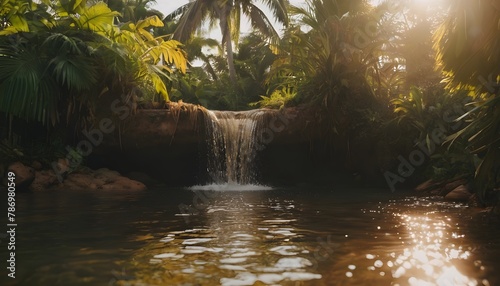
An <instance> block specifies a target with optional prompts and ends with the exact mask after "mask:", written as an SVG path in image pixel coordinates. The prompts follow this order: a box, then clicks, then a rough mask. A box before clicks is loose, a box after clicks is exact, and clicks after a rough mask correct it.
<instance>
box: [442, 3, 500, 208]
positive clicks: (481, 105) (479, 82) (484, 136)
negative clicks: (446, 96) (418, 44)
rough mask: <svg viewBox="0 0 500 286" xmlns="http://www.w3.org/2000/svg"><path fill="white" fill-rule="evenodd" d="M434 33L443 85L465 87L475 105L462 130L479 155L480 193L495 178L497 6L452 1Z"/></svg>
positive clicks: (499, 106)
mask: <svg viewBox="0 0 500 286" xmlns="http://www.w3.org/2000/svg"><path fill="white" fill-rule="evenodd" d="M450 9H451V13H450V17H449V18H448V19H447V21H446V22H445V23H443V25H442V26H441V27H440V29H439V30H438V32H437V33H436V35H435V41H436V49H437V52H438V60H439V63H440V64H441V66H442V68H443V71H444V74H445V76H446V80H447V82H448V88H450V89H451V90H456V89H460V88H463V89H466V90H470V91H471V94H472V97H473V98H474V103H473V106H474V108H473V109H472V110H470V111H469V112H468V113H467V114H466V115H465V116H464V117H469V118H470V124H469V125H468V126H467V127H465V128H464V129H462V130H461V131H459V132H457V133H456V134H455V136H454V137H453V138H452V139H454V138H457V137H459V136H464V137H465V138H467V139H468V147H469V149H470V151H471V152H472V153H474V154H477V155H478V156H479V157H480V158H481V162H480V164H479V165H478V167H477V169H476V173H475V177H476V187H477V189H478V193H479V194H480V197H481V199H484V197H485V196H486V192H487V191H488V190H490V189H491V188H493V187H495V186H498V185H499V184H500V165H499V164H498V162H500V88H499V87H500V41H499V37H498V35H499V33H500V26H499V25H498V23H500V22H499V21H500V6H499V5H498V2H496V1H490V2H484V1H479V0H475V1H464V0H460V1H456V2H453V5H451V7H450Z"/></svg>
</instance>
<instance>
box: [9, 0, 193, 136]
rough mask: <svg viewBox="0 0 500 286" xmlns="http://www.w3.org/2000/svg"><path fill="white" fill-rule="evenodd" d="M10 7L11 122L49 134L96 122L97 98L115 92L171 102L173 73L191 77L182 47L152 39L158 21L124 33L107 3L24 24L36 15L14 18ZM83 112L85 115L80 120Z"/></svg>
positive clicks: (57, 4)
mask: <svg viewBox="0 0 500 286" xmlns="http://www.w3.org/2000/svg"><path fill="white" fill-rule="evenodd" d="M11 1H14V0H11ZM17 1H20V2H24V1H21V0H17ZM7 4H10V3H7ZM7 4H6V5H4V6H0V10H1V11H7V13H6V14H7V15H9V16H10V18H9V17H6V22H7V24H6V25H5V28H4V29H0V111H3V112H5V113H7V114H9V115H13V116H16V117H19V118H22V119H26V120H33V121H39V122H41V123H43V124H45V125H48V126H51V125H56V123H58V122H60V121H61V119H62V118H64V116H63V115H67V116H68V117H67V118H66V119H67V120H68V118H69V116H70V115H72V114H73V113H75V114H77V115H78V114H81V113H83V112H81V111H82V110H85V111H88V114H89V115H90V116H88V119H92V118H91V117H92V116H91V113H92V111H93V108H92V107H93V106H92V103H93V101H94V100H95V99H96V98H98V97H99V96H98V95H102V94H103V93H105V92H108V91H109V90H111V91H112V92H113V94H114V95H116V96H121V95H124V96H127V97H132V96H130V95H131V94H130V93H131V92H133V91H135V90H138V89H142V88H149V90H153V89H154V92H157V93H159V94H162V95H163V96H164V98H165V99H167V100H168V94H167V88H166V86H165V83H164V79H165V77H167V78H168V74H170V73H172V72H173V71H174V70H173V67H169V65H172V66H175V67H176V68H177V69H178V70H180V71H181V72H185V69H186V65H187V62H186V58H185V54H184V52H183V51H182V50H181V49H180V43H179V42H177V41H174V40H170V41H165V40H164V39H163V38H161V37H160V38H154V37H153V35H151V34H150V33H149V31H148V30H149V29H150V28H151V27H155V26H161V25H163V23H162V22H161V21H160V19H159V18H158V17H156V16H153V17H149V18H146V19H144V20H140V21H138V22H137V23H135V24H133V23H128V24H124V25H122V26H121V27H117V26H114V25H113V22H114V18H115V17H116V16H118V15H119V13H118V12H115V11H112V10H111V9H109V7H107V5H106V4H105V3H102V2H100V3H97V4H95V5H92V6H87V5H86V1H81V2H80V5H79V6H73V5H69V6H68V5H64V4H67V2H65V1H54V2H52V3H50V5H51V7H50V9H49V8H48V7H47V6H43V5H40V6H39V8H35V9H42V10H44V12H45V13H46V14H50V13H52V15H51V17H48V19H47V18H44V19H43V21H42V20H41V19H39V18H34V19H33V20H32V19H30V18H27V17H25V14H27V13H31V11H30V10H29V9H27V10H26V13H21V14H15V13H14V12H12V13H8V12H9V11H8V9H9V8H11V7H14V6H12V5H10V6H9V5H7ZM37 7H38V6H37ZM14 11H19V10H18V9H17V10H14ZM48 11H50V12H48ZM41 14H43V13H41ZM20 19H21V20H20ZM21 32H22V33H21ZM121 92H123V93H121ZM117 93H121V94H117ZM77 108H79V109H80V112H73V111H75V109H77ZM68 121H69V120H68ZM78 121H79V120H78Z"/></svg>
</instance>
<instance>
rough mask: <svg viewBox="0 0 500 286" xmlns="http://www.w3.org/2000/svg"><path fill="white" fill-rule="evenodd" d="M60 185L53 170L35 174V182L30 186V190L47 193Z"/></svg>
mask: <svg viewBox="0 0 500 286" xmlns="http://www.w3.org/2000/svg"><path fill="white" fill-rule="evenodd" d="M57 184H59V181H58V180H57V177H56V174H55V173H54V171H53V170H42V171H36V172H35V180H34V181H33V183H32V184H31V186H30V190H32V191H35V192H39V191H45V190H48V189H49V188H51V187H52V186H55V185H57Z"/></svg>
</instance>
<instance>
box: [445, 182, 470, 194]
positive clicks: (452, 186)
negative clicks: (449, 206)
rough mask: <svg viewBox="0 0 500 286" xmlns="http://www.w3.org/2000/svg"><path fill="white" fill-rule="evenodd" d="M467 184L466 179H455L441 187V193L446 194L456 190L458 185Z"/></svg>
mask: <svg viewBox="0 0 500 286" xmlns="http://www.w3.org/2000/svg"><path fill="white" fill-rule="evenodd" d="M461 185H467V180H466V179H458V180H453V181H451V182H449V183H447V184H446V185H444V186H443V187H442V188H441V191H440V193H439V194H440V195H441V196H446V195H447V194H448V193H449V192H451V191H453V190H455V189H456V188H457V187H458V186H461Z"/></svg>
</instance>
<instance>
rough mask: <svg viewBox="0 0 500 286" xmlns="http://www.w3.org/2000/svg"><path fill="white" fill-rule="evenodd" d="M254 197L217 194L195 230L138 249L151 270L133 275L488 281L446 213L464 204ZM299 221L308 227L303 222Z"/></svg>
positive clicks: (180, 279) (161, 280)
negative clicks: (317, 204) (327, 204)
mask: <svg viewBox="0 0 500 286" xmlns="http://www.w3.org/2000/svg"><path fill="white" fill-rule="evenodd" d="M247 194H248V193H247ZM260 194H262V193H260ZM256 196H257V197H254V198H253V199H251V200H249V201H247V200H248V198H246V199H245V198H243V197H240V196H221V197H217V198H214V200H213V201H212V202H211V203H210V205H207V207H206V209H204V211H203V212H202V213H201V214H200V215H199V218H200V221H199V222H198V223H197V224H196V225H197V227H196V228H188V229H184V230H175V231H169V232H167V233H164V234H163V236H164V237H159V238H158V240H157V241H156V242H155V243H151V244H149V245H148V246H147V247H146V248H145V249H141V250H140V251H139V252H138V253H137V254H138V256H137V257H136V258H135V260H136V261H149V263H148V264H149V265H150V266H148V265H147V264H143V265H142V266H141V267H140V268H142V270H141V271H138V275H137V278H138V280H137V281H140V282H141V283H142V282H147V283H152V284H155V283H156V284H163V285H182V284H183V283H188V284H189V283H195V284H196V283H199V284H201V285H254V284H255V283H257V282H258V283H261V284H260V285H370V284H372V285H373V284H375V285H467V286H468V285H489V282H488V280H486V279H482V278H481V277H482V270H484V267H483V266H482V265H481V263H480V261H479V262H477V261H475V262H473V261H470V260H471V259H472V258H471V256H472V246H471V245H470V243H469V242H468V241H467V236H466V235H465V233H464V232H462V229H461V227H460V225H459V224H458V223H457V222H456V221H455V219H456V218H457V216H456V215H453V214H450V212H449V210H453V211H454V210H455V209H456V210H464V209H465V206H463V205H455V204H447V203H442V202H430V201H427V200H426V199H405V200H400V201H391V202H389V203H378V204H372V205H371V206H370V207H368V208H366V205H365V207H359V206H360V205H356V204H355V205H353V206H358V207H357V208H352V206H348V205H347V206H342V207H339V206H337V207H336V208H335V209H332V210H330V212H328V211H327V209H318V210H314V207H313V208H312V209H308V208H310V207H311V206H304V205H302V202H300V201H295V200H282V199H272V198H268V197H266V196H264V197H263V198H262V199H259V197H258V196H259V195H256ZM256 198H257V200H256ZM335 212H338V213H337V216H335ZM311 216H313V217H312V218H311ZM314 216H316V217H314ZM305 218H309V219H312V220H313V221H314V223H312V224H307V223H304V222H303V221H304V219H305ZM318 219H319V221H317V220H318ZM318 222H321V223H322V224H321V225H319V226H318V225H315V223H318ZM151 265H156V266H157V267H152V266H151ZM166 272H168V275H165V273H166ZM262 283H263V284H262ZM296 283H300V284H296Z"/></svg>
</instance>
